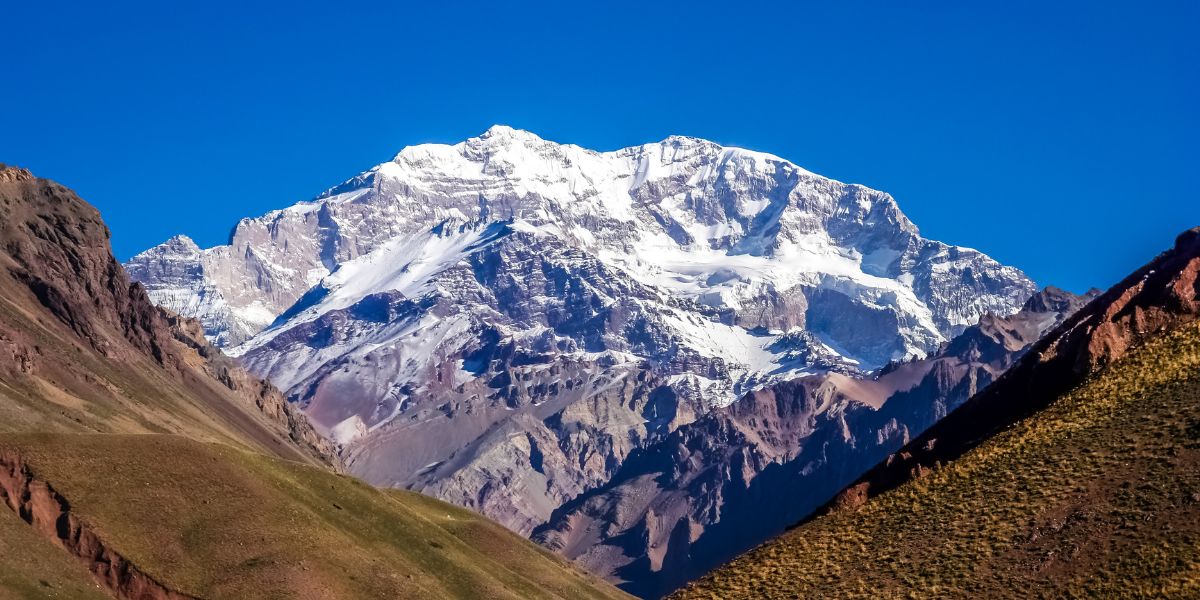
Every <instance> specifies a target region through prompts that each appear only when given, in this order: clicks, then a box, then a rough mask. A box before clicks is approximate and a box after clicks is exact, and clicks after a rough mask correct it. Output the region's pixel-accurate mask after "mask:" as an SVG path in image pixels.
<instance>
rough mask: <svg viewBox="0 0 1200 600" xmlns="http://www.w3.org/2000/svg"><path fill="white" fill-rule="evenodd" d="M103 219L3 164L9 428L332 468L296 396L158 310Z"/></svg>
mask: <svg viewBox="0 0 1200 600" xmlns="http://www.w3.org/2000/svg"><path fill="white" fill-rule="evenodd" d="M108 239H109V233H108V229H107V228H106V227H105V225H104V223H103V222H102V221H101V220H100V215H99V213H98V212H97V211H96V209H94V208H92V207H91V206H89V205H88V204H86V203H85V202H84V201H83V200H81V199H79V197H78V196H76V195H75V194H74V193H73V192H71V191H70V190H68V189H67V188H65V187H63V186H61V185H59V184H57V183H54V182H52V181H48V180H45V179H38V178H36V177H34V176H33V175H32V174H31V173H29V172H28V171H26V170H24V169H18V168H11V167H3V166H0V431H121V432H176V433H186V434H189V435H193V436H194V437H197V438H199V439H209V440H217V441H223V442H227V443H234V444H238V445H243V446H248V447H252V448H256V449H260V450H263V451H266V452H270V453H273V454H277V455H279V456H284V457H287V458H292V459H295V460H306V461H319V462H323V463H330V462H332V461H333V460H335V456H334V449H333V447H332V445H331V444H330V443H329V442H328V441H327V440H325V439H324V438H323V437H322V436H320V435H319V434H318V433H317V432H316V431H315V430H314V429H313V428H312V426H311V424H310V423H309V422H308V420H307V418H305V417H304V415H303V414H301V413H300V412H299V411H298V410H297V409H295V408H294V407H292V406H291V405H290V404H289V403H288V402H287V400H286V398H284V396H283V394H282V393H280V392H279V391H278V390H277V389H275V388H274V387H273V386H271V384H269V383H267V382H265V381H262V380H260V379H257V378H255V377H252V376H251V375H249V374H248V373H246V372H245V370H244V369H242V368H241V367H239V366H238V365H236V364H234V363H233V362H232V361H231V360H230V359H228V358H227V357H224V356H222V355H221V353H220V351H218V350H217V349H215V348H214V347H213V346H211V345H210V344H209V342H208V341H207V340H206V339H205V338H204V337H203V335H202V333H201V330H200V328H199V325H198V324H197V323H196V322H194V321H191V320H188V319H185V318H181V317H179V316H178V315H175V314H172V313H169V312H167V311H165V310H163V309H161V308H159V307H156V306H155V305H154V304H153V303H151V302H150V299H149V298H148V297H147V296H146V293H145V291H144V290H143V289H142V287H141V286H140V285H139V284H135V283H131V282H130V281H129V278H128V276H127V275H126V274H125V271H124V270H123V269H122V268H121V265H120V263H118V262H117V261H116V259H115V258H113V256H112V253H111V250H110V248H109V242H108Z"/></svg>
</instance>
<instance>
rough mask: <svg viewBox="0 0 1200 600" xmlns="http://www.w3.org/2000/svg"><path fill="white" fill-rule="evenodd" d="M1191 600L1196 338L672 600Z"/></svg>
mask: <svg viewBox="0 0 1200 600" xmlns="http://www.w3.org/2000/svg"><path fill="white" fill-rule="evenodd" d="M1031 594H1032V595H1035V596H1050V597H1147V598H1149V597H1198V596H1200V324H1197V323H1193V324H1190V325H1185V326H1183V327H1181V328H1180V329H1179V330H1177V331H1175V332H1174V333H1171V334H1168V335H1166V336H1164V337H1162V338H1159V339H1155V340H1153V341H1151V342H1149V343H1148V344H1146V345H1145V346H1143V347H1141V348H1139V349H1137V350H1135V351H1133V352H1132V353H1131V354H1129V355H1127V356H1125V357H1124V358H1122V359H1121V360H1119V361H1118V362H1116V363H1115V364H1113V365H1112V366H1110V367H1109V368H1107V369H1106V370H1104V371H1103V372H1101V373H1100V374H1099V375H1097V376H1095V377H1093V378H1092V379H1090V380H1089V381H1087V382H1086V383H1085V384H1084V385H1082V386H1081V387H1079V388H1077V389H1076V390H1074V391H1073V392H1070V393H1068V394H1066V395H1064V396H1062V397H1060V398H1059V399H1058V400H1057V401H1055V402H1054V403H1053V404H1051V405H1050V406H1049V407H1048V408H1046V409H1045V410H1043V411H1041V412H1039V413H1037V414H1035V415H1033V416H1032V417H1030V418H1027V419H1025V420H1023V421H1021V422H1019V423H1017V424H1016V425H1014V426H1012V427H1011V428H1009V429H1007V430H1005V431H1003V432H1001V433H1000V434H998V435H996V436H994V437H993V438H991V439H989V440H986V441H985V442H983V443H982V444H981V445H979V446H978V447H976V448H974V449H973V450H971V451H969V452H967V453H966V454H965V455H963V456H962V457H961V458H959V459H958V460H956V461H954V462H953V463H951V464H949V465H947V466H944V467H941V468H939V469H936V470H934V471H933V472H932V473H931V474H929V475H926V476H924V477H920V478H917V479H915V480H912V481H909V482H908V483H906V484H904V485H902V486H901V487H899V488H896V489H894V490H891V491H889V492H887V493H884V494H882V495H881V496H879V497H876V498H874V499H872V500H871V501H869V502H868V503H867V504H866V505H864V506H862V507H861V508H860V509H858V510H857V511H843V512H834V513H832V514H830V515H827V516H824V517H820V518H817V519H814V520H813V521H810V522H808V523H806V524H804V525H802V526H800V527H798V528H796V529H794V530H792V531H790V532H788V533H786V534H784V535H783V536H780V537H779V538H777V539H776V540H773V541H772V542H769V543H767V544H765V545H763V546H762V547H760V548H758V549H756V550H754V551H752V552H750V553H748V554H746V555H743V556H741V557H739V558H738V559H736V560H734V561H733V562H731V563H730V564H728V565H726V566H724V567H722V568H721V569H719V570H717V571H715V572H713V573H711V574H709V575H708V576H706V577H704V578H703V579H701V580H700V581H698V582H696V583H694V584H692V585H690V586H689V587H687V588H685V589H683V590H680V591H679V592H677V594H676V596H677V597H678V598H815V597H856V596H861V597H865V596H871V597H920V598H926V597H1028V596H1029V595H1031Z"/></svg>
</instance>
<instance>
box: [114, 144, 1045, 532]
mask: <svg viewBox="0 0 1200 600" xmlns="http://www.w3.org/2000/svg"><path fill="white" fill-rule="evenodd" d="M128 269H129V271H130V273H131V274H132V276H133V277H134V278H135V279H137V280H138V281H141V282H142V283H144V284H145V285H146V287H147V289H148V290H149V293H150V295H151V297H152V298H154V299H155V301H157V302H160V303H162V304H163V305H165V306H167V307H169V308H171V309H173V310H176V311H179V312H181V313H183V314H186V315H189V316H195V317H197V318H198V319H200V321H201V323H202V324H203V325H204V327H205V331H206V333H207V334H208V336H209V337H210V339H212V340H213V341H214V343H216V344H217V345H220V346H224V347H226V348H229V349H230V351H231V352H232V353H235V354H237V355H240V357H241V360H242V363H243V364H244V365H246V366H247V368H248V369H249V370H250V371H252V372H253V373H255V374H256V375H259V376H263V377H267V378H269V379H270V380H271V381H273V382H274V383H275V384H276V385H279V386H280V387H281V388H283V389H285V390H286V393H287V395H288V397H289V398H290V399H292V400H294V401H297V402H299V403H300V404H301V405H302V406H304V407H305V411H306V413H307V414H308V416H309V417H310V418H311V419H313V421H314V422H315V423H317V425H318V426H319V427H320V428H321V429H322V430H323V431H324V432H325V433H327V434H328V435H330V436H331V437H332V438H334V439H336V440H337V441H338V442H340V443H341V444H342V445H343V456H344V458H345V460H346V463H347V465H348V468H349V469H350V470H351V471H352V472H354V473H356V474H358V475H361V476H364V477H365V478H367V479H368V480H369V481H371V482H372V483H376V484H383V485H391V486H399V487H406V488H411V489H416V490H420V491H424V492H427V493H430V494H433V495H436V496H438V497H440V498H443V499H446V500H450V501H452V502H455V503H458V504H461V505H463V506H467V507H470V508H474V509H476V510H478V511H480V512H482V513H483V514H485V515H487V516H489V517H491V518H493V519H496V520H498V521H500V522H502V523H504V524H505V525H507V526H509V527H511V528H512V529H514V530H515V531H518V532H521V533H529V532H530V531H531V530H532V529H533V528H534V527H535V526H537V525H539V524H541V523H543V522H545V521H546V520H547V519H548V518H549V517H550V516H551V513H552V511H553V510H554V509H555V508H557V507H559V506H561V505H562V504H563V503H565V502H567V501H569V500H571V499H573V498H575V497H576V496H578V495H580V494H582V493H583V492H585V491H586V490H589V489H592V488H595V487H597V486H600V485H602V484H604V483H605V482H607V481H608V480H609V479H610V478H611V477H612V475H613V474H614V473H615V472H616V470H617V469H618V468H619V467H620V465H621V464H622V462H623V461H624V460H625V459H626V457H627V456H629V454H630V452H632V451H633V450H635V449H638V448H643V447H646V446H647V445H649V444H651V443H653V442H654V441H657V440H659V439H661V438H662V437H664V436H666V435H668V434H670V433H671V432H672V431H674V430H675V429H677V428H678V427H679V426H681V425H684V424H686V423H689V422H691V421H693V420H695V419H696V418H698V417H699V416H702V415H703V414H705V413H707V412H708V411H709V410H711V409H712V408H713V407H715V406H723V405H727V404H729V403H731V402H732V401H733V400H734V399H736V398H738V397H739V396H741V395H742V394H744V393H745V392H747V391H750V390H754V389H759V388H762V387H763V386H765V385H768V384H770V383H772V382H777V381H784V380H788V379H791V378H794V377H797V376H802V375H808V374H816V373H827V372H838V373H846V374H856V373H862V372H866V371H870V370H873V369H876V368H879V367H882V366H884V365H886V364H888V363H889V362H891V361H895V360H905V359H913V358H917V357H922V356H925V355H926V354H927V353H929V352H931V351H934V350H936V349H937V348H938V347H939V346H940V345H941V344H943V343H944V342H946V341H947V340H949V339H950V338H952V337H954V336H955V335H957V334H958V333H960V332H961V331H962V330H963V329H964V328H965V327H967V326H969V325H972V324H974V323H976V322H977V321H978V320H979V318H980V317H981V316H982V315H985V314H988V313H995V314H999V315H1007V314H1011V313H1013V312H1015V311H1016V310H1017V309H1018V308H1019V307H1020V306H1021V303H1022V302H1024V300H1025V299H1026V298H1027V297H1028V296H1029V295H1030V294H1031V293H1032V292H1033V291H1034V288H1033V285H1032V283H1031V282H1030V281H1029V280H1028V279H1027V278H1026V277H1025V276H1024V275H1023V274H1021V273H1020V272H1019V271H1017V270H1016V269H1013V268H1010V267H1005V266H1002V265H999V264H997V263H996V262H995V261H993V260H991V259H990V258H988V257H986V256H984V255H983V254H981V253H979V252H976V251H974V250H969V249H965V248H958V247H953V246H948V245H945V244H942V243H939V242H935V241H931V240H927V239H925V238H922V237H921V236H920V234H919V233H918V231H917V229H916V227H915V226H914V225H913V224H912V223H911V222H909V220H908V219H907V218H906V217H905V216H904V215H903V213H901V211H900V209H899V208H898V207H897V205H896V203H895V201H894V200H893V199H892V198H891V197H890V196H888V195H887V194H885V193H882V192H878V191H874V190H870V189H868V188H865V187H862V186H858V185H847V184H843V183H840V182H837V181H832V180H830V179H827V178H824V177H821V176H818V175H815V174H813V173H810V172H808V171H805V170H804V169H801V168H800V167H797V166H796V165H794V164H792V163H789V162H787V161H785V160H783V159H780V158H778V157H774V156H770V155H766V154H761V153H757V152H750V151H746V150H741V149H736V148H724V147H721V146H718V145H716V144H713V143H711V142H707V141H704V140H698V139H693V138H682V137H672V138H668V139H667V140H664V141H662V142H659V143H654V144H646V145H643V146H637V147H632V148H625V149H621V150H617V151H614V152H594V151H591V150H587V149H584V148H579V147H576V146H569V145H561V144H556V143H553V142H548V141H546V140H543V139H541V138H538V137H537V136H535V135H533V134H531V133H528V132H524V131H517V130H513V129H510V128H507V127H499V126H497V127H493V128H492V129H489V130H488V131H487V132H486V133H484V134H483V135H481V136H479V137H476V138H471V139H469V140H466V141H464V142H462V143H460V144H456V145H453V146H447V145H422V146H414V147H410V148H406V149H404V150H403V151H402V152H400V154H398V155H397V156H396V157H395V159H394V160H392V161H390V162H386V163H384V164H381V165H379V166H377V167H375V168H373V169H371V170H369V171H367V172H365V173H363V174H361V175H359V176H357V177H354V178H352V179H350V180H349V181H347V182H345V183H343V184H341V185H338V186H336V187H334V188H332V189H330V190H329V191H328V192H326V193H325V194H323V195H321V196H320V197H318V198H317V199H315V200H313V201H310V202H302V203H299V204H296V205H294V206H291V207H289V208H286V209H283V210H278V211H274V212H271V213H268V214H267V215H264V216H262V217H258V218H253V219H244V220H242V221H241V222H240V223H239V224H238V226H237V227H236V228H235V229H234V232H233V235H232V237H231V240H230V244H228V245H225V246H218V247H216V248H210V249H206V250H200V249H198V248H196V246H195V244H192V243H191V242H190V241H188V240H186V239H184V238H175V239H173V240H171V241H169V242H167V243H166V244H164V245H162V246H159V247H156V248H153V249H151V250H148V251H146V252H144V253H142V254H140V255H138V256H137V257H135V258H133V259H132V260H131V261H130V263H129V264H128Z"/></svg>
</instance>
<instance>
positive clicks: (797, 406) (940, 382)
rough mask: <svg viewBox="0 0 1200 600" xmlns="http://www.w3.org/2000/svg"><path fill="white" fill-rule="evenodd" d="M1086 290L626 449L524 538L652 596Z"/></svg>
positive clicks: (881, 439)
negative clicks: (918, 352) (613, 467)
mask: <svg viewBox="0 0 1200 600" xmlns="http://www.w3.org/2000/svg"><path fill="white" fill-rule="evenodd" d="M1094 295H1095V294H1090V295H1089V296H1085V297H1076V296H1074V295H1072V294H1070V293H1067V292H1064V291H1062V290H1057V289H1054V288H1048V289H1046V290H1044V291H1042V292H1039V293H1038V294H1036V295H1034V296H1033V297H1032V298H1030V299H1029V301H1028V302H1026V304H1025V306H1024V307H1023V309H1022V310H1021V311H1020V312H1018V313H1017V314H1015V315H1012V316H1010V317H997V316H994V315H986V316H985V317H984V318H983V319H982V320H981V322H980V323H979V324H978V325H976V326H973V327H969V328H967V329H966V330H965V331H963V332H962V333H961V334H959V335H958V336H957V337H956V338H954V340H952V341H951V342H949V343H947V344H945V345H943V346H942V347H941V348H939V349H938V350H937V351H936V352H934V353H933V354H931V355H930V356H929V357H928V358H925V359H919V360H915V361H910V362H906V363H900V364H895V365H892V366H890V367H889V368H887V369H886V370H884V371H883V372H881V373H880V374H879V375H878V376H877V377H874V378H866V379H854V378H851V377H847V376H846V375H844V374H840V373H828V374H823V375H814V376H809V377H804V378H800V379H796V380H793V381H789V382H784V383H780V384H775V385H771V386H768V387H767V388H764V389H761V390H757V391H754V392H751V393H749V394H747V395H746V396H745V397H744V398H742V399H741V400H739V401H738V402H735V403H733V404H731V405H730V406H728V407H725V408H719V409H716V410H713V411H712V412H710V413H709V414H707V415H706V416H704V417H702V418H700V419H699V420H697V421H696V422H694V423H691V424H688V425H685V426H683V427H680V428H679V429H678V430H676V431H675V432H674V433H672V434H671V435H669V436H667V437H666V438H665V439H663V440H662V441H661V442H658V443H656V444H654V445H652V446H650V447H649V448H646V449H644V450H639V451H637V452H635V453H633V454H632V455H631V456H630V457H629V458H628V459H627V460H626V461H625V463H624V465H623V466H622V468H621V469H620V470H619V471H618V472H617V473H616V475H615V476H614V477H613V478H612V480H611V481H610V482H609V483H608V484H606V485H604V486H601V487H599V488H597V489H594V490H591V491H589V492H587V493H585V494H583V495H582V496H580V497H578V498H576V499H575V500H573V501H571V502H569V503H568V504H566V505H565V506H563V507H562V508H561V509H559V510H557V511H555V514H554V516H553V517H552V518H551V520H550V521H549V522H548V523H547V524H546V525H545V526H543V527H541V528H539V529H538V530H537V531H536V532H535V533H534V536H533V537H534V539H535V540H537V541H539V542H541V543H542V544H544V545H546V546H547V547H549V548H551V549H554V550H556V551H559V552H561V553H563V554H564V555H566V556H568V557H571V558H574V559H576V560H577V561H578V562H580V563H581V564H583V565H585V566H586V567H588V568H589V569H591V570H592V571H594V572H596V573H601V574H605V575H607V576H608V577H610V578H611V579H613V580H614V581H622V582H624V584H623V587H624V588H625V589H626V591H629V592H631V593H634V594H635V595H638V596H641V597H649V598H652V597H658V596H661V595H663V594H665V593H667V592H669V591H671V590H672V589H674V588H676V587H678V586H680V585H682V584H683V583H685V582H687V581H689V580H691V579H694V578H696V577H698V576H700V575H702V574H704V573H705V572H707V571H708V570H709V569H711V568H713V567H716V566H717V565H719V564H721V563H722V562H724V561H726V560H729V559H730V558H732V557H734V556H736V555H737V554H739V553H741V552H743V551H745V550H747V549H749V548H751V547H753V546H755V545H757V544H759V543H762V542H763V541H764V540H766V539H768V538H770V537H771V536H773V535H776V534H778V533H780V532H781V531H783V529H784V528H785V527H787V526H788V525H791V524H792V523H795V522H796V521H798V520H800V519H801V518H802V517H804V516H806V515H807V514H808V513H809V512H811V511H812V510H814V509H815V508H817V507H818V506H820V505H821V504H822V503H824V502H825V501H826V500H827V499H828V498H830V497H831V496H832V495H833V494H835V493H836V492H837V491H838V490H840V489H842V488H843V487H844V486H845V485H846V484H847V483H849V482H850V481H852V480H853V479H854V478H855V477H857V476H858V475H859V474H860V473H862V472H863V471H865V470H866V469H868V468H870V467H871V466H872V465H874V464H876V463H877V462H879V461H880V460H882V459H883V458H884V457H885V456H887V455H888V454H889V453H891V452H894V451H895V450H896V449H898V448H899V447H900V446H902V445H903V444H905V443H907V442H908V441H909V440H910V439H912V437H914V436H916V435H918V434H920V433H921V432H922V431H923V430H924V429H926V428H927V427H929V426H930V425H931V424H933V423H934V422H936V421H937V420H938V419H940V418H941V417H943V416H945V415H946V414H947V413H948V412H949V411H952V410H954V409H955V408H956V407H958V405H960V404H961V403H963V402H964V401H965V400H967V398H969V397H971V396H972V395H974V394H975V393H976V392H977V391H978V390H980V389H982V388H984V387H985V386H987V385H988V384H989V383H991V382H992V381H993V380H994V379H995V378H996V377H998V376H999V375H1000V374H1001V373H1003V372H1004V370H1005V369H1007V368H1008V367H1009V366H1010V365H1011V364H1012V363H1013V361H1014V360H1015V359H1016V358H1017V357H1018V356H1020V355H1021V354H1022V353H1023V352H1024V350H1025V349H1026V348H1027V347H1028V346H1029V345H1030V344H1032V343H1033V342H1034V341H1036V340H1037V339H1038V338H1039V337H1040V336H1041V334H1042V333H1043V332H1045V331H1047V330H1049V329H1050V328H1052V327H1054V326H1055V325H1057V324H1058V323H1060V322H1061V321H1062V320H1063V319H1064V318H1065V317H1066V316H1067V315H1069V314H1071V313H1072V312H1074V311H1075V310H1077V309H1078V308H1079V307H1080V306H1082V305H1083V304H1084V303H1086V302H1087V301H1088V300H1090V299H1091V298H1092V297H1094Z"/></svg>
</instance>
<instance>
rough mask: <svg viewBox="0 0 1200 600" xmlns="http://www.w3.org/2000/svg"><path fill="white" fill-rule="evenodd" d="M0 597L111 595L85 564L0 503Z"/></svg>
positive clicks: (86, 599)
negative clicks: (101, 586) (97, 581)
mask: <svg viewBox="0 0 1200 600" xmlns="http://www.w3.org/2000/svg"><path fill="white" fill-rule="evenodd" d="M0 565H3V568H0V600H17V599H21V598H52V599H54V598H61V599H62V600H76V599H78V600H102V599H111V596H109V595H108V594H107V593H105V592H104V591H103V590H102V589H101V588H100V586H99V584H97V583H96V581H95V580H93V579H92V576H91V574H90V573H88V571H87V568H85V567H84V566H83V564H82V563H81V562H79V561H77V560H75V558H74V557H72V556H70V555H69V554H67V552H66V551H65V550H63V549H62V548H58V547H56V546H55V545H54V544H53V543H52V542H50V540H47V539H45V538H42V537H40V536H39V535H38V534H36V533H35V532H34V530H33V528H31V527H29V525H27V524H26V523H25V522H24V521H22V520H21V519H19V518H18V517H17V514H16V513H14V512H12V511H10V510H8V507H7V506H3V505H0Z"/></svg>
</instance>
